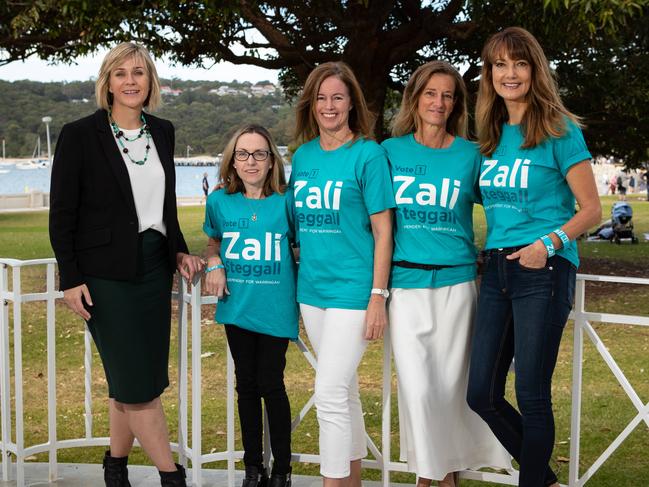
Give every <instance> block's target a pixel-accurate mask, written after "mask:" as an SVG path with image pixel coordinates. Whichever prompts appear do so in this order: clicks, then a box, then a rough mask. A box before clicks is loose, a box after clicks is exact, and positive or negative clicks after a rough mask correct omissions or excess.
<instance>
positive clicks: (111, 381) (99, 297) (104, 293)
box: [86, 230, 173, 404]
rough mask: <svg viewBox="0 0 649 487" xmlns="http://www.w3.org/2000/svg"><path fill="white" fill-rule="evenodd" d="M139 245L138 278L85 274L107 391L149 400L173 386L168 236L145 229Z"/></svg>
mask: <svg viewBox="0 0 649 487" xmlns="http://www.w3.org/2000/svg"><path fill="white" fill-rule="evenodd" d="M138 244H139V255H138V277H137V279H136V280H135V281H114V280H109V279H101V278H98V277H93V276H86V284H87V285H88V289H89V290H90V296H91V298H92V301H93V303H94V306H92V307H90V308H89V311H90V314H91V315H92V318H91V319H90V321H88V329H89V330H90V333H91V334H92V338H93V339H94V341H95V345H96V346H97V349H98V350H99V355H100V356H101V361H102V363H103V366H104V371H105V373H106V380H107V381H108V395H109V397H111V398H113V399H115V400H116V401H119V402H123V403H129V404H136V403H142V402H148V401H151V400H153V399H155V398H156V397H158V396H159V395H160V394H162V392H163V391H164V389H165V388H166V387H167V386H168V385H169V375H168V366H169V332H170V326H171V286H172V281H173V274H172V273H171V271H170V269H169V262H168V257H167V252H168V251H167V239H166V238H165V237H164V235H162V234H161V233H159V232H156V231H155V230H147V231H145V232H143V233H141V234H140V238H139V243H138Z"/></svg>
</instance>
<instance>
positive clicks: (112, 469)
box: [104, 450, 131, 487]
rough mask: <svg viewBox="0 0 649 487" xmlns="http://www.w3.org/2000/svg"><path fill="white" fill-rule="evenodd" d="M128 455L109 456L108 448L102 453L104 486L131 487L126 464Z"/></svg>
mask: <svg viewBox="0 0 649 487" xmlns="http://www.w3.org/2000/svg"><path fill="white" fill-rule="evenodd" d="M127 463H128V457H119V458H116V457H111V456H110V450H108V451H107V452H106V453H105V454H104V482H105V483H106V487H131V484H130V482H129V481H128V470H127V468H126V464H127Z"/></svg>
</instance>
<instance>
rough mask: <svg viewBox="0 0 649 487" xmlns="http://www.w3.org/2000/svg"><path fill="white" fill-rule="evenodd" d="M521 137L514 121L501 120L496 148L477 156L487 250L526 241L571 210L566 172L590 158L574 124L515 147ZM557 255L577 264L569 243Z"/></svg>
mask: <svg viewBox="0 0 649 487" xmlns="http://www.w3.org/2000/svg"><path fill="white" fill-rule="evenodd" d="M523 140H524V138H523V134H522V133H521V130H520V127H519V126H518V125H508V124H504V125H503V131H502V135H501V137H500V142H499V143H498V147H496V150H495V151H494V153H493V154H492V155H491V157H483V159H482V168H481V173H480V181H479V184H480V192H481V194H482V203H483V205H484V210H485V214H486V217H487V242H486V245H485V248H487V249H495V248H501V247H513V246H518V245H526V244H531V243H532V242H534V241H535V240H537V239H538V238H539V237H541V236H542V235H547V234H548V233H550V232H552V231H554V230H556V229H557V228H559V227H560V226H561V225H563V224H565V223H566V222H567V221H568V220H570V219H571V218H572V217H573V216H574V214H575V197H574V195H573V194H572V191H571V189H570V187H569V186H568V182H567V181H566V174H567V173H568V170H569V169H570V168H571V167H572V166H573V165H575V164H577V163H578V162H581V161H583V160H586V159H591V157H592V156H591V155H590V152H588V148H587V147H586V142H585V141H584V137H583V135H582V133H581V130H580V129H579V127H578V126H577V125H575V124H574V123H573V122H572V121H569V120H567V121H566V133H565V134H564V135H563V136H562V137H554V138H548V139H547V140H545V141H544V142H543V143H541V144H539V145H537V146H536V147H533V148H530V149H522V148H521V145H522V144H523ZM557 255H560V256H562V257H564V258H566V259H568V260H569V261H570V262H572V263H573V264H575V266H578V265H579V256H578V255H577V244H576V243H575V242H574V241H572V242H570V243H569V244H568V245H566V246H565V247H563V248H561V249H560V250H559V251H557Z"/></svg>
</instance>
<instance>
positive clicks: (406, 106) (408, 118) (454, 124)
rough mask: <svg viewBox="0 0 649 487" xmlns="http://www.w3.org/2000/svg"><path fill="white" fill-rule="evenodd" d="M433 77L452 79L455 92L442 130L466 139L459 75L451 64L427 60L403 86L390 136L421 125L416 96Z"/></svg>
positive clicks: (464, 113)
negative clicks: (440, 76)
mask: <svg viewBox="0 0 649 487" xmlns="http://www.w3.org/2000/svg"><path fill="white" fill-rule="evenodd" d="M434 74H445V75H447V76H450V77H451V78H453V81H454V82H455V89H454V92H453V99H454V102H455V104H454V105H453V111H452V112H451V114H450V115H449V117H448V120H447V121H446V131H447V132H448V133H449V134H451V135H459V136H460V137H465V138H466V136H467V127H468V117H467V108H466V98H467V94H466V86H465V84H464V80H463V79H462V76H461V75H460V73H459V72H458V70H457V69H455V68H454V67H453V66H452V65H451V64H449V63H447V62H446V61H439V60H437V61H431V62H429V63H426V64H423V65H421V66H419V67H418V68H417V69H416V70H415V72H414V73H412V76H411V77H410V79H409V80H408V83H407V84H406V88H405V89H404V90H403V97H402V98H401V108H399V112H398V113H397V115H396V116H395V117H394V120H393V122H392V136H394V137H400V136H402V135H406V134H409V133H411V132H416V131H417V130H418V129H419V127H420V126H421V117H420V116H419V113H418V112H417V107H418V106H419V97H420V96H421V94H422V93H423V92H424V88H426V85H427V84H428V81H429V80H430V78H431V77H432V76H433V75H434Z"/></svg>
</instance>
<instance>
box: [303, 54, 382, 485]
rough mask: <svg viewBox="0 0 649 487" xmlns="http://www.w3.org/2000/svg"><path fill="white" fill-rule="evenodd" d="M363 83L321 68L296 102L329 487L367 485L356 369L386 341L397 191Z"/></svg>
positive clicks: (306, 278)
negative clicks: (372, 347)
mask: <svg viewBox="0 0 649 487" xmlns="http://www.w3.org/2000/svg"><path fill="white" fill-rule="evenodd" d="M371 130H372V121H371V116H370V113H369V111H368V109H367V105H366V103H365V98H364V97H363V92H362V91H361V88H360V85H359V83H358V81H357V80H356V77H355V76H354V74H353V72H352V71H351V69H350V68H349V66H347V65H346V64H344V63H341V62H329V63H324V64H321V65H320V66H318V67H316V68H315V69H314V70H313V71H311V74H309V77H308V78H307V81H306V83H305V85H304V89H303V91H302V95H301V96H300V99H299V101H298V104H297V117H296V129H295V134H296V139H297V140H298V142H301V143H302V145H301V146H300V147H299V148H298V149H297V151H296V152H295V154H294V156H293V170H292V172H291V186H292V188H293V192H294V198H295V213H296V225H297V227H298V229H299V232H298V239H299V242H300V266H299V271H298V285H297V286H298V289H297V299H298V302H299V303H300V310H301V312H302V318H303V320H304V327H305V328H306V332H307V334H308V336H309V341H310V342H311V345H312V346H313V348H314V351H315V353H316V355H317V359H318V363H317V367H316V379H315V405H316V408H317V416H318V423H319V425H320V473H321V474H322V475H323V477H324V480H323V483H324V486H325V487H334V486H345V487H347V486H351V487H360V485H361V475H360V472H361V459H362V458H363V457H364V456H365V455H366V454H367V448H366V442H365V425H364V422H363V412H362V408H361V402H360V396H359V391H358V376H357V374H356V369H357V368H358V365H359V363H360V361H361V358H362V357H363V353H364V352H365V348H366V347H367V343H368V340H376V339H380V338H381V337H382V336H383V330H384V328H385V326H386V323H387V312H386V303H385V302H386V299H387V297H388V295H389V292H388V290H387V286H388V276H389V274H390V261H391V257H392V212H391V209H392V208H393V207H394V196H393V195H392V187H391V183H390V170H389V167H388V161H387V159H386V156H385V151H384V150H383V149H382V148H381V147H380V146H379V145H378V144H377V143H376V142H374V141H373V140H371Z"/></svg>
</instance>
